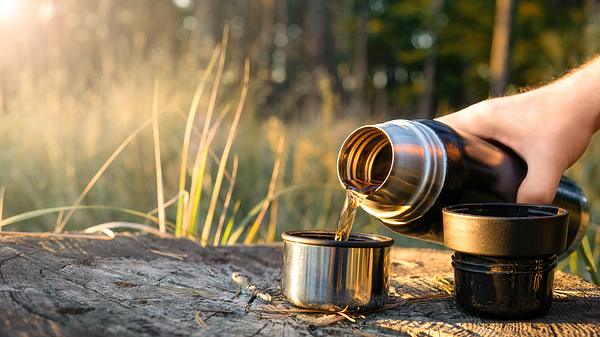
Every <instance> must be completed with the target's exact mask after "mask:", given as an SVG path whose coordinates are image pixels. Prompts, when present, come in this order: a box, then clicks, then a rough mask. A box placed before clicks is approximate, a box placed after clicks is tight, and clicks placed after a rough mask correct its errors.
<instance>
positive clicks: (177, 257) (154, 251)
mask: <svg viewBox="0 0 600 337" xmlns="http://www.w3.org/2000/svg"><path fill="white" fill-rule="evenodd" d="M148 251H149V252H151V253H154V254H156V255H162V256H167V257H172V258H174V259H177V260H179V261H183V260H184V259H185V258H186V257H188V255H187V254H177V253H171V252H163V251H160V250H156V249H148Z"/></svg>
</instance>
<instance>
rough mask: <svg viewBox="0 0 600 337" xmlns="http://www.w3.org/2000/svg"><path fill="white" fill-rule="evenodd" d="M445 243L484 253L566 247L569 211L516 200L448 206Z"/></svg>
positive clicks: (523, 252)
mask: <svg viewBox="0 0 600 337" xmlns="http://www.w3.org/2000/svg"><path fill="white" fill-rule="evenodd" d="M442 214H443V226H444V244H445V245H446V246H447V247H448V248H450V249H452V250H454V251H457V252H461V253H469V254H475V255H485V256H513V257H521V256H523V257H524V256H544V255H552V254H558V253H560V252H562V251H563V250H565V248H566V242H567V230H568V219H569V212H568V211H567V210H565V209H563V208H560V207H554V206H542V205H531V204H514V203H479V204H462V205H453V206H448V207H446V208H444V209H443V210H442Z"/></svg>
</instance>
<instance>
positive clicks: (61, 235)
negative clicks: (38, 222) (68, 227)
mask: <svg viewBox="0 0 600 337" xmlns="http://www.w3.org/2000/svg"><path fill="white" fill-rule="evenodd" d="M0 236H2V237H6V236H17V237H33V238H59V239H63V238H64V239H84V240H105V241H109V240H112V238H111V237H108V236H105V235H91V234H68V233H29V232H0Z"/></svg>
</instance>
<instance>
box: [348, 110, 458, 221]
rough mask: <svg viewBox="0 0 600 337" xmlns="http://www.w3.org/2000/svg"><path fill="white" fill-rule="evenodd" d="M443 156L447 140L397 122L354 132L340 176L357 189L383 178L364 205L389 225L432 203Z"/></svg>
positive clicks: (441, 178)
mask: <svg viewBox="0 0 600 337" xmlns="http://www.w3.org/2000/svg"><path fill="white" fill-rule="evenodd" d="M444 158H445V153H444V144H443V143H442V142H441V141H440V139H439V138H438V137H437V136H436V135H435V133H434V132H433V131H432V130H431V129H429V128H427V127H426V126H424V125H422V124H419V123H414V122H411V121H406V120H395V121H391V122H386V123H382V124H377V125H373V126H364V127H362V128H359V129H357V130H356V131H354V132H353V133H352V134H351V135H350V136H349V137H348V138H347V139H346V141H345V142H344V144H343V145H342V148H341V149H340V153H339V155H338V176H339V179H340V182H341V183H342V185H344V186H345V187H353V188H357V189H360V188H362V187H363V186H361V183H362V182H366V183H368V184H373V181H377V182H379V184H380V186H379V188H378V189H377V190H376V191H375V192H373V193H371V194H370V195H369V196H368V197H367V199H366V200H365V201H364V202H363V204H362V208H363V209H364V210H365V211H367V212H368V213H369V214H371V215H373V216H375V217H377V218H379V219H381V220H382V221H384V222H385V223H387V224H403V223H407V222H410V221H411V220H414V219H417V218H419V217H421V216H422V215H423V214H424V213H425V212H426V211H427V210H429V209H430V208H431V206H433V203H434V202H435V201H436V198H437V196H438V195H439V193H440V192H441V190H442V187H443V184H444V177H445V171H446V161H445V159H444ZM381 182H382V183H381Z"/></svg>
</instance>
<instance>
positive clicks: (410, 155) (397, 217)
mask: <svg viewBox="0 0 600 337" xmlns="http://www.w3.org/2000/svg"><path fill="white" fill-rule="evenodd" d="M337 165H338V178H339V180H340V182H341V184H342V186H344V187H345V188H353V189H355V190H356V189H360V188H361V187H363V186H367V185H373V184H377V185H379V188H378V189H377V190H376V191H375V192H374V193H372V194H371V195H369V196H368V197H367V198H366V200H365V201H364V202H363V204H362V205H361V207H362V208H363V209H364V210H365V211H366V212H367V213H369V214H371V215H373V216H375V217H376V218H378V219H379V220H381V221H382V222H383V223H384V224H385V225H386V226H387V227H388V228H390V229H391V230H393V231H395V232H398V233H400V234H403V235H407V236H411V237H415V238H418V239H421V240H427V241H432V242H438V243H443V242H444V233H443V228H442V212H441V209H442V208H443V207H445V206H448V205H455V204H464V203H479V202H515V201H516V200H515V199H516V195H517V190H518V187H519V185H520V183H521V181H522V180H523V178H524V177H525V175H526V174H527V165H526V163H525V162H524V161H523V160H522V159H521V158H520V157H519V156H518V155H517V154H516V153H514V152H512V150H510V149H508V148H506V147H505V146H503V145H502V144H498V143H492V142H488V141H486V140H483V139H480V138H477V137H475V136H472V135H469V134H466V133H464V132H460V131H457V130H453V129H452V128H450V127H449V126H447V125H445V124H443V123H440V122H437V121H432V120H419V121H408V120H394V121H390V122H386V123H381V124H375V125H367V126H363V127H360V128H358V129H356V130H355V131H354V132H352V133H351V134H350V136H348V138H347V139H346V140H345V141H344V143H343V145H342V147H341V148H340V152H339V154H338V162H337ZM553 205H556V206H558V207H562V208H564V209H566V210H567V211H568V212H569V215H570V216H569V228H568V233H567V245H566V247H567V248H566V249H565V251H564V252H562V253H560V254H559V259H563V258H565V257H566V256H568V254H570V253H571V252H572V251H574V250H575V249H576V248H577V247H578V246H579V244H580V243H581V240H582V238H583V237H584V236H585V233H586V231H587V227H588V224H589V221H590V205H589V201H588V199H587V197H586V195H585V193H584V192H583V191H582V190H581V189H580V188H579V187H578V186H577V185H576V184H575V183H574V182H573V181H571V180H569V179H568V178H565V177H563V178H562V179H561V181H560V184H559V186H558V189H557V191H556V196H555V199H554V202H553Z"/></svg>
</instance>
